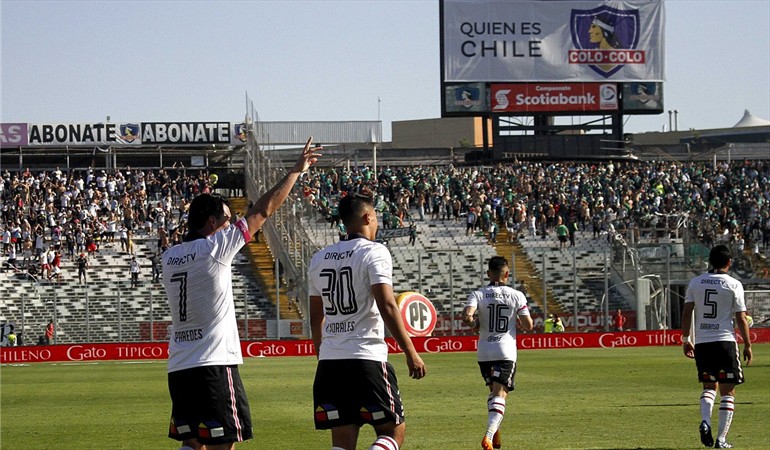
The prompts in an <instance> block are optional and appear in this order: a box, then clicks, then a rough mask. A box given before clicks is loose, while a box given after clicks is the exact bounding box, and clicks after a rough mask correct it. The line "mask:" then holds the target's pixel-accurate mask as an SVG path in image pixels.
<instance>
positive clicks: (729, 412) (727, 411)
mask: <svg viewBox="0 0 770 450" xmlns="http://www.w3.org/2000/svg"><path fill="white" fill-rule="evenodd" d="M734 410H735V397H732V396H730V395H723V396H722V401H720V402H719V432H718V434H717V439H718V440H720V441H722V442H724V441H725V440H726V439H727V432H728V431H730V424H731V423H732V422H733V411H734Z"/></svg>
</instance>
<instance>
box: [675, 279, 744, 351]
mask: <svg viewBox="0 0 770 450" xmlns="http://www.w3.org/2000/svg"><path fill="white" fill-rule="evenodd" d="M684 301H685V303H695V321H694V324H695V325H694V330H695V343H696V344H702V343H704V342H717V341H733V342H734V341H735V331H734V328H735V327H734V324H733V317H734V316H735V313H737V312H741V311H746V301H745V300H744V298H743V285H742V284H741V282H740V281H738V280H736V279H735V278H733V277H731V276H730V275H727V274H724V273H704V274H703V275H700V276H698V277H695V278H693V279H692V280H691V281H690V284H689V285H688V286H687V294H686V295H685V299H684Z"/></svg>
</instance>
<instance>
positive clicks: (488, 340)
mask: <svg viewBox="0 0 770 450" xmlns="http://www.w3.org/2000/svg"><path fill="white" fill-rule="evenodd" d="M465 306H470V307H473V308H476V310H477V311H478V315H479V348H478V352H477V353H478V360H479V361H500V360H506V361H516V317H518V316H528V315H529V307H528V306H527V297H525V296H524V294H523V293H522V292H520V291H517V290H516V289H513V288H511V287H509V286H502V285H493V284H491V285H489V286H486V287H483V288H481V289H478V290H476V291H474V292H472V293H471V295H469V296H468V302H467V303H466V304H465Z"/></svg>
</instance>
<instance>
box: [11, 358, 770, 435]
mask: <svg viewBox="0 0 770 450" xmlns="http://www.w3.org/2000/svg"><path fill="white" fill-rule="evenodd" d="M423 357H424V359H425V362H426V364H427V366H428V371H429V373H428V376H427V377H426V378H425V379H423V380H419V381H417V380H412V379H410V378H408V376H407V375H406V370H405V367H406V366H405V364H404V357H403V355H391V357H390V361H391V362H392V363H393V364H394V366H395V367H396V370H397V373H398V376H399V379H400V384H401V394H402V397H403V400H404V405H405V408H406V421H407V437H406V443H405V445H404V448H405V449H408V450H412V449H414V450H418V449H422V450H453V449H458V450H459V449H478V448H480V445H479V442H480V440H481V437H482V435H483V432H484V430H485V427H486V396H487V391H486V388H485V387H484V386H483V383H482V381H481V377H480V376H479V373H478V368H477V365H476V360H475V354H473V353H443V354H426V355H423ZM314 372H315V359H314V358H310V357H301V358H283V357H282V358H252V359H248V360H247V362H246V363H245V364H244V366H243V367H242V368H241V375H242V377H243V379H244V383H245V385H246V390H247V392H248V395H249V401H250V402H251V413H252V419H253V421H254V431H255V439H253V440H251V441H248V442H246V443H243V444H238V445H236V448H239V449H260V450H262V449H264V450H305V449H319V450H320V449H324V450H328V449H329V448H330V447H331V441H330V437H329V432H323V431H315V430H314V429H313V421H312V383H313V375H314ZM745 372H746V378H747V382H746V384H744V385H741V386H739V387H738V389H737V395H736V409H735V419H734V421H733V425H732V428H731V432H730V441H731V442H732V443H733V444H735V446H736V448H741V449H768V448H770V344H757V345H755V346H754V364H752V366H751V367H746V368H745ZM695 376H696V375H695V365H694V362H693V361H691V360H688V359H687V358H685V357H684V356H682V355H681V349H680V348H679V347H676V346H675V347H637V348H622V349H621V348H616V349H580V350H574V349H573V350H527V351H520V352H519V368H518V374H517V376H516V385H517V388H516V390H515V391H513V392H512V393H511V394H510V395H509V397H508V402H507V411H506V416H505V420H504V421H503V424H502V436H503V449H506V448H508V449H513V448H516V449H653V448H670V449H673V448H677V449H678V448H692V449H697V448H702V446H701V445H700V441H699V439H698V433H697V426H698V423H699V421H700V414H699V407H698V398H699V396H700V392H701V388H700V384H699V383H698V382H697V381H696V379H695ZM0 377H1V378H0V389H1V391H0V420H1V423H0V448H3V449H5V448H8V449H14V448H27V449H53V448H56V449H178V448H179V446H178V445H177V444H176V443H175V442H174V441H172V440H170V439H168V438H167V437H166V433H167V431H168V419H169V411H170V401H169V398H168V393H167V390H166V372H165V361H157V362H148V363H117V362H115V363H113V362H106V363H100V364H81V365H66V364H36V365H27V366H13V365H9V366H3V367H2V368H1V369H0ZM717 409H718V405H717V406H716V407H715V408H714V415H713V421H714V424H716V421H717V419H716V417H717ZM714 428H716V425H715V426H714ZM373 438H374V435H373V432H372V430H371V428H370V427H364V428H363V429H362V432H361V435H360V439H359V443H358V448H359V449H366V448H368V445H369V444H370V443H371V442H372V440H373Z"/></svg>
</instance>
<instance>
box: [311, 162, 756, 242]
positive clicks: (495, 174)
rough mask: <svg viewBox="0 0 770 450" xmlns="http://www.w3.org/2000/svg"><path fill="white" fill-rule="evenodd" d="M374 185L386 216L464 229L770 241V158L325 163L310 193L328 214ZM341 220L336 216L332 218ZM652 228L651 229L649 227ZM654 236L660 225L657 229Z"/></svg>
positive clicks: (392, 222)
mask: <svg viewBox="0 0 770 450" xmlns="http://www.w3.org/2000/svg"><path fill="white" fill-rule="evenodd" d="M364 190H366V191H370V192H374V193H375V195H376V202H377V207H378V210H380V211H382V213H383V224H384V226H385V227H390V226H407V225H406V224H407V223H411V222H415V221H422V220H445V221H458V222H459V221H464V222H465V223H466V234H467V233H473V232H478V231H479V230H480V231H482V232H485V233H488V232H489V231H494V230H495V227H494V225H492V224H494V223H497V224H500V225H501V226H505V227H506V229H507V230H508V232H509V233H508V235H509V238H512V237H518V238H537V239H546V238H548V237H549V236H553V238H554V239H555V237H556V233H555V230H557V229H560V230H561V233H564V229H563V226H564V225H566V228H567V231H566V232H567V234H568V236H569V240H570V243H571V245H574V233H575V232H578V231H583V232H591V233H592V236H593V237H594V238H599V236H602V235H608V236H610V237H612V236H615V235H616V234H615V233H622V232H625V231H629V230H633V231H634V233H635V234H636V235H638V234H639V232H640V230H642V231H644V230H662V231H665V230H672V229H676V228H678V227H686V228H687V229H688V230H689V232H691V235H692V236H694V237H695V239H697V240H699V241H700V242H702V243H703V244H704V245H706V246H711V245H713V244H714V243H715V242H717V241H719V242H729V243H731V244H733V246H734V247H735V248H737V249H738V250H742V249H744V248H745V249H754V250H755V251H756V252H759V250H760V248H762V249H767V248H768V245H769V244H770V206H769V202H770V163H768V161H743V162H732V163H726V162H719V163H717V164H716V166H714V165H713V164H712V163H710V162H687V163H681V162H662V161H649V162H640V161H633V162H528V161H523V162H515V163H507V164H499V165H495V166H491V167H454V166H451V165H448V166H411V167H397V168H395V167H394V168H391V167H385V168H382V169H381V170H380V171H379V172H378V173H377V174H374V173H373V172H372V170H370V169H369V168H367V167H364V168H361V169H355V170H345V169H329V170H319V171H317V172H315V173H314V174H313V175H312V176H311V177H308V178H306V179H305V180H304V185H303V195H304V196H305V198H306V199H307V200H308V201H310V202H311V203H312V204H313V205H315V206H316V207H317V208H318V209H319V210H320V211H321V213H322V214H323V215H325V216H327V218H329V220H330V221H333V220H334V216H335V212H334V204H335V202H336V200H337V199H338V198H339V197H340V196H344V195H347V194H348V193H351V192H361V191H364ZM332 226H334V224H332ZM648 232H649V231H648ZM650 233H651V237H652V238H656V237H658V236H662V234H663V233H662V232H661V233H658V232H650Z"/></svg>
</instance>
